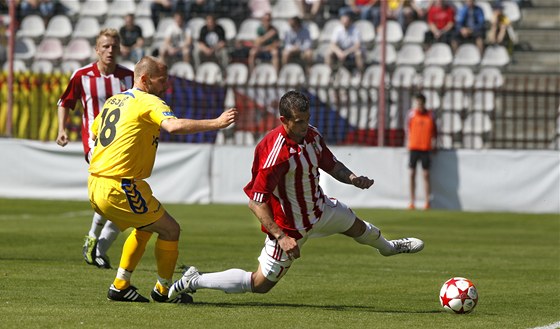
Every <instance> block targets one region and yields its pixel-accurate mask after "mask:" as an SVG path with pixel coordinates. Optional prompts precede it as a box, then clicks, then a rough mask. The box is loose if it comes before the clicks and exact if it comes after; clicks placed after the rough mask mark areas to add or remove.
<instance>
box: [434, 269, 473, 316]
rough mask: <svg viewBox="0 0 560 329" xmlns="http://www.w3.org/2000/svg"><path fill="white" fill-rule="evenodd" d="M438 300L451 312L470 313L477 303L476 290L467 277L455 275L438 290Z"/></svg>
mask: <svg viewBox="0 0 560 329" xmlns="http://www.w3.org/2000/svg"><path fill="white" fill-rule="evenodd" d="M439 302H440V303H441V306H443V308H444V309H445V310H446V311H448V312H451V313H457V314H465V313H470V312H471V311H472V310H473V309H474V307H475V306H476V304H477V303H478V292H477V291H476V287H475V286H474V284H473V283H472V282H471V280H469V279H465V278H461V277H456V278H451V279H449V280H447V281H446V282H445V283H444V284H443V286H442V287H441V290H440V292H439Z"/></svg>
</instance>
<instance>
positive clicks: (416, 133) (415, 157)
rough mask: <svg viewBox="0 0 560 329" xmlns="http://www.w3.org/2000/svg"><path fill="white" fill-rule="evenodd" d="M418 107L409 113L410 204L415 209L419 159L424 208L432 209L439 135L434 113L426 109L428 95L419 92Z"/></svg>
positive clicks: (417, 97)
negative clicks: (432, 180) (432, 173)
mask: <svg viewBox="0 0 560 329" xmlns="http://www.w3.org/2000/svg"><path fill="white" fill-rule="evenodd" d="M415 99H416V108H414V109H412V110H410V113H409V114H408V125H407V126H408V150H409V152H410V160H409V163H408V167H409V169H410V204H409V205H408V208H409V209H415V207H416V206H415V201H416V200H415V194H416V165H417V163H418V161H420V163H421V164H422V173H423V175H422V176H423V178H424V191H425V193H426V202H425V204H424V209H430V193H431V187H430V164H431V158H430V157H431V154H430V153H431V152H432V150H433V151H435V150H436V148H435V141H436V137H437V128H436V120H435V116H434V113H433V112H432V111H429V110H428V109H426V96H424V95H423V94H422V93H419V94H417V95H416V97H415Z"/></svg>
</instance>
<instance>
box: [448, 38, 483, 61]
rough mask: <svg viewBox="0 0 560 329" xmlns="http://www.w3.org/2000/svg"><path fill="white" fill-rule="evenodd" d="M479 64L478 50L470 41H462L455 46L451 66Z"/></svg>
mask: <svg viewBox="0 0 560 329" xmlns="http://www.w3.org/2000/svg"><path fill="white" fill-rule="evenodd" d="M478 64H480V51H479V50H478V47H477V46H476V45H474V44H472V43H464V44H462V45H460V46H459V48H457V51H456V52H455V57H454V58H453V66H470V67H474V66H477V65H478Z"/></svg>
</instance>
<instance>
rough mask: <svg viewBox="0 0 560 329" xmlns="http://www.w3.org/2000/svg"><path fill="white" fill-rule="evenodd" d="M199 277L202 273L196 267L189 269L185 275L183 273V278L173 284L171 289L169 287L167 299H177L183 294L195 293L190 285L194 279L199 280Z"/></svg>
mask: <svg viewBox="0 0 560 329" xmlns="http://www.w3.org/2000/svg"><path fill="white" fill-rule="evenodd" d="M199 276H200V273H198V269H197V268H196V267H194V266H189V268H188V269H187V270H186V271H185V273H183V276H182V277H181V278H180V279H179V280H177V281H175V283H173V284H172V285H171V287H169V293H168V294H167V298H169V299H174V298H175V297H177V296H178V295H180V294H182V293H185V292H190V293H192V292H195V291H196V290H194V289H191V287H190V283H191V281H192V279H194V278H197V277H199Z"/></svg>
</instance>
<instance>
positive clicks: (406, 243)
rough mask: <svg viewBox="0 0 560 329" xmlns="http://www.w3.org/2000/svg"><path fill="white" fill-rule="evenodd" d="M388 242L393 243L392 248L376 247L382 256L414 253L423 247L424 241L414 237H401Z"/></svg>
mask: <svg viewBox="0 0 560 329" xmlns="http://www.w3.org/2000/svg"><path fill="white" fill-rule="evenodd" d="M389 243H391V244H392V245H393V249H392V250H390V249H389V250H387V249H383V250H382V249H378V250H379V253H380V254H381V255H383V256H393V255H396V254H402V253H407V254H414V253H417V252H419V251H420V250H422V249H424V242H423V241H422V240H420V239H416V238H402V239H398V240H390V241H389Z"/></svg>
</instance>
